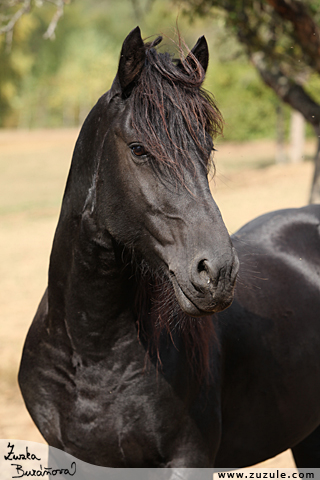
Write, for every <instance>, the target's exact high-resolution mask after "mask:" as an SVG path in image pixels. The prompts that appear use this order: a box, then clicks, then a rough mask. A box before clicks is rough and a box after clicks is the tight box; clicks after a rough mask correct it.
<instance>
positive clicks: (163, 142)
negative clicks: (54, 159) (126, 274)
mask: <svg viewBox="0 0 320 480" xmlns="http://www.w3.org/2000/svg"><path fill="white" fill-rule="evenodd" d="M161 40H162V37H158V38H156V39H155V40H154V41H153V42H152V43H147V44H145V49H146V50H145V51H146V58H145V64H144V67H143V68H142V71H141V73H140V75H139V77H138V79H137V81H136V82H135V84H134V85H133V88H132V90H131V93H130V96H129V101H131V102H132V123H133V127H134V129H135V130H136V132H137V134H138V138H141V142H142V144H143V146H144V147H145V149H146V150H147V151H148V153H149V158H150V159H151V161H152V164H153V166H154V167H155V168H156V169H161V173H162V175H163V173H167V176H168V177H169V179H170V178H175V179H176V180H178V181H180V182H181V183H182V184H184V183H185V182H184V174H183V171H184V170H185V169H187V170H188V171H190V170H192V168H193V165H194V164H193V161H192V155H193V156H194V155H195V154H196V155H197V157H198V160H200V162H201V163H202V165H203V167H204V168H205V171H206V173H207V172H208V168H209V161H210V160H212V155H211V152H212V150H213V138H212V137H215V136H216V135H217V134H219V133H222V128H223V119H222V115H221V113H220V111H219V109H218V107H217V106H216V104H215V101H214V98H213V96H212V95H211V94H210V93H208V92H207V91H205V90H204V89H203V88H202V84H203V81H204V78H205V70H204V68H203V67H202V65H201V64H200V62H199V61H198V59H197V58H196V57H195V55H194V54H193V53H192V52H191V51H189V52H188V55H187V56H186V58H185V56H184V54H183V51H182V48H181V47H180V59H176V58H173V57H172V56H171V55H170V54H169V53H159V52H158V51H157V50H156V48H155V47H156V46H157V45H158V44H159V43H160V42H161ZM181 42H182V41H181V38H180V37H179V45H181ZM137 284H138V290H137V294H136V299H135V310H136V312H135V313H136V318H137V324H138V331H139V336H140V338H144V339H145V341H146V344H147V353H148V354H149V357H153V358H154V357H155V358H156V362H157V366H158V368H161V367H162V362H161V355H160V350H161V348H160V347H161V345H164V344H166V342H171V343H172V344H173V345H174V347H175V348H176V349H177V350H178V349H179V348H183V351H184V352H185V353H184V354H185V358H186V361H187V362H188V364H189V366H190V371H191V372H192V373H193V375H194V376H196V377H197V379H198V380H199V381H202V380H203V379H205V378H207V379H208V375H210V365H209V361H210V348H211V347H212V344H213V342H215V340H216V334H215V329H214V325H213V320H212V316H210V315H208V316H204V317H200V318H193V317H190V316H188V315H186V314H185V313H184V312H183V311H182V310H181V308H180V306H179V304H178V302H177V300H176V297H175V294H174V290H173V286H172V284H171V281H170V279H169V278H168V277H166V276H165V275H162V274H161V273H160V274H159V273H158V272H153V271H151V269H150V268H149V267H148V266H147V267H146V268H145V270H144V271H143V269H142V270H141V269H140V272H139V273H138V282H137ZM175 339H176V340H177V339H178V341H179V342H180V345H176V343H175ZM181 341H182V345H181Z"/></svg>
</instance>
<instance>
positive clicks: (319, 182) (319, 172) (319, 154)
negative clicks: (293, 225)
mask: <svg viewBox="0 0 320 480" xmlns="http://www.w3.org/2000/svg"><path fill="white" fill-rule="evenodd" d="M318 133H319V132H318ZM309 203H320V136H319V135H318V146H317V151H316V155H315V157H314V174H313V180H312V186H311V194H310V199H309Z"/></svg>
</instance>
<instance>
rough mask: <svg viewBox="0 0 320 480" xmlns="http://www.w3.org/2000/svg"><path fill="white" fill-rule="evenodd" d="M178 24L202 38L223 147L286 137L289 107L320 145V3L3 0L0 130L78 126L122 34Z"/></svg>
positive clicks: (103, 86)
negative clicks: (220, 121)
mask: <svg viewBox="0 0 320 480" xmlns="http://www.w3.org/2000/svg"><path fill="white" fill-rule="evenodd" d="M177 17H178V24H179V29H180V31H181V33H182V35H183V37H184V38H185V40H186V43H187V44H188V45H190V46H191V45H193V43H194V42H195V40H196V38H197V36H198V35H201V34H203V33H204V34H205V35H206V37H207V39H208V41H209V46H210V54H211V61H210V65H209V71H208V78H207V81H206V85H205V86H206V88H207V89H208V90H210V91H212V92H214V94H215V97H216V99H217V102H218V105H219V107H220V109H221V110H222V112H223V115H224V117H225V120H226V128H225V139H226V140H237V141H239V140H251V139H256V138H267V137H269V138H270V137H275V136H276V135H277V131H278V132H279V118H280V120H281V118H282V119H283V122H282V123H283V127H282V128H283V129H284V134H286V133H287V131H288V129H289V120H290V115H291V111H292V109H295V110H296V111H299V112H300V113H301V114H302V115H303V117H304V118H305V119H306V121H307V123H308V125H309V127H308V133H309V134H312V133H314V134H315V135H316V136H317V137H318V138H319V139H320V127H319V125H320V104H319V102H320V82H319V73H320V55H319V53H320V28H319V22H320V0H304V1H300V0H182V3H181V2H179V4H178V2H177V1H174V0H121V2H120V1H118V2H116V1H115V0H90V2H89V1H87V0H73V2H69V1H68V0H3V1H2V2H1V4H0V32H1V31H2V35H1V36H0V64H1V68H0V126H1V127H25V128H33V127H39V126H41V127H60V126H72V125H78V124H80V123H81V122H82V121H83V119H84V117H85V115H86V114H87V112H88V111H89V109H90V108H91V106H92V105H93V104H94V103H95V101H96V100H97V98H98V97H99V96H100V95H101V94H102V93H103V92H104V91H106V90H107V89H108V88H109V87H110V84H111V81H112V79H113V77H114V74H115V71H116V68H117V62H118V56H119V51H120V48H121V44H122V41H123V39H124V37H125V36H126V34H127V33H128V32H129V31H130V30H131V29H132V28H133V27H134V26H135V25H137V24H139V25H140V27H141V28H142V32H143V35H144V36H145V37H147V36H149V35H153V34H155V33H162V32H164V33H165V34H167V35H168V36H169V37H172V36H173V35H174V33H173V30H174V26H175V24H176V20H177ZM43 36H45V37H46V38H49V39H47V40H44V39H43ZM50 38H51V40H50ZM165 43H166V46H167V47H168V46H169V47H170V46H171V44H170V40H166V42H165ZM277 122H278V128H277ZM280 124H281V122H280ZM319 145H320V143H319ZM318 153H319V152H318ZM319 163H320V160H319V154H318V155H317V158H316V163H315V164H316V169H315V178H314V185H313V193H312V200H313V201H319V200H320V193H319V192H320V181H319V180H318V179H319V178H320V175H319V174H320V165H318V164H319Z"/></svg>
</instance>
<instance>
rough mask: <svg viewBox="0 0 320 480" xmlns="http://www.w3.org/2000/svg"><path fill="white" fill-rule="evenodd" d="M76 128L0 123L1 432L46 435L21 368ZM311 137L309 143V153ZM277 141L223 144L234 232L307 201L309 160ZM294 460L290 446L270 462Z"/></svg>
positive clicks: (216, 186)
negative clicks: (294, 156) (277, 157)
mask: <svg viewBox="0 0 320 480" xmlns="http://www.w3.org/2000/svg"><path fill="white" fill-rule="evenodd" d="M76 136H77V131H76V130H65V131H59V130H58V131H35V132H6V131H3V132H1V131H0V217H1V223H0V256H1V258H0V316H1V322H0V346H1V347H0V438H17V439H25V440H33V441H37V442H43V443H44V440H43V439H42V437H41V436H40V434H39V433H38V431H37V429H36V428H35V426H34V425H33V423H32V421H31V419H30V418H29V415H28V413H27V411H26V409H25V407H24V404H23V401H22V399H21V396H20V393H19V390H18V387H17V381H16V376H17V371H18V367H19V361H20V357H21V350H22V346H23V342H24V339H25V336H26V333H27V330H28V328H29V325H30V323H31V320H32V318H33V315H34V313H35V311H36V308H37V305H38V303H39V301H40V299H41V296H42V294H43V291H44V289H45V286H46V282H47V269H48V262H49V254H50V249H51V243H52V238H53V235H54V230H55V226H56V223H57V219H58V214H59V206H60V202H61V198H62V194H63V189H64V185H65V181H66V177H67V172H68V169H69V165H70V159H71V154H72V150H73V145H74V142H75V140H76ZM312 151H313V145H311V144H310V145H308V146H307V150H306V152H307V154H308V155H311V154H312ZM272 161H273V145H272V143H271V142H254V143H250V144H243V145H235V144H231V145H230V144H228V145H227V144H221V145H218V153H217V154H216V165H217V175H216V177H215V178H214V179H213V180H212V182H211V186H212V192H213V195H214V198H215V199H216V201H217V203H218V205H219V207H220V209H221V212H222V214H223V217H224V219H225V222H226V224H227V227H228V229H229V231H230V232H234V231H235V230H236V229H237V228H239V227H240V226H242V225H243V224H244V223H245V222H247V221H249V220H250V219H252V218H254V217H255V216H257V215H259V214H262V213H265V212H267V211H270V210H274V209H277V208H286V207H298V206H302V205H305V204H306V203H307V201H308V193H309V186H310V183H311V176H312V164H311V162H303V163H301V164H298V165H284V166H275V165H272ZM268 465H269V466H275V467H291V466H292V465H293V463H292V458H291V454H290V453H289V452H285V453H284V454H282V455H280V456H278V457H276V458H275V459H272V460H270V461H269V462H268Z"/></svg>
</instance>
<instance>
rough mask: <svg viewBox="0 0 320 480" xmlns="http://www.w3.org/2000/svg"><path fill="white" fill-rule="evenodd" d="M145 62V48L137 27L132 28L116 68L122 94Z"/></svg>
mask: <svg viewBox="0 0 320 480" xmlns="http://www.w3.org/2000/svg"><path fill="white" fill-rule="evenodd" d="M144 61H145V46H144V43H143V40H142V38H141V31H140V28H139V27H136V28H134V29H133V30H132V31H131V32H130V33H129V35H128V36H127V37H126V39H125V40H124V42H123V45H122V49H121V54H120V61H119V67H118V80H119V83H120V87H121V90H122V92H124V91H125V90H126V88H127V87H128V86H129V85H130V84H131V83H132V82H133V81H134V79H135V78H136V77H137V75H138V74H139V73H140V71H141V69H142V67H143V65H144Z"/></svg>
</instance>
